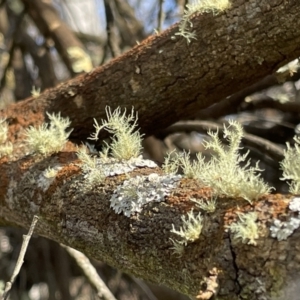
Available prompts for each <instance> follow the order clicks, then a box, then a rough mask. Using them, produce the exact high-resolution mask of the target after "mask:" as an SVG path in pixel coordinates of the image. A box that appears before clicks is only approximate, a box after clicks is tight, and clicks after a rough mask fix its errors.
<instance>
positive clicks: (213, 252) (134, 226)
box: [0, 0, 300, 299]
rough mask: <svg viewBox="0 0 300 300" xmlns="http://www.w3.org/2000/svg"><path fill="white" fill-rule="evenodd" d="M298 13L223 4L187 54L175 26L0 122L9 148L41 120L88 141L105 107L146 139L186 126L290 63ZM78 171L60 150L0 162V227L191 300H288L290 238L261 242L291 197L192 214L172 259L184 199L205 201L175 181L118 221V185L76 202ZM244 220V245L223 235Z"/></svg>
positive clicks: (80, 193)
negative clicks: (250, 228) (130, 121)
mask: <svg viewBox="0 0 300 300" xmlns="http://www.w3.org/2000/svg"><path fill="white" fill-rule="evenodd" d="M299 8H300V3H299V1H297V0H291V1H287V0H280V1H279V0H268V1H264V0H262V1H260V2H258V1H257V2H256V3H254V2H249V1H247V2H245V1H235V2H234V3H233V5H232V8H231V9H230V10H228V11H227V12H225V13H223V14H220V15H218V16H211V15H202V16H197V15H195V16H193V18H192V21H193V24H194V29H195V31H196V34H197V38H198V39H197V40H196V41H192V43H191V44H190V45H187V42H186V40H184V39H183V38H181V37H179V36H176V39H175V40H173V39H171V36H173V35H174V34H175V33H176V32H177V30H178V27H177V25H175V26H173V27H172V28H170V29H169V30H167V31H166V32H164V33H162V34H161V35H158V36H153V37H150V38H148V39H147V40H146V41H144V42H143V43H142V44H140V45H138V46H136V47H135V48H133V49H132V50H130V51H129V52H127V53H125V54H124V55H123V56H121V57H120V58H117V59H115V60H113V61H112V62H110V63H109V64H107V65H105V66H103V67H99V68H97V69H95V70H94V71H92V72H90V73H88V74H85V75H82V76H80V77H78V78H75V79H73V80H71V81H68V82H66V83H64V84H61V85H60V86H58V87H57V88H54V89H51V90H48V91H46V92H45V93H43V94H42V95H41V96H40V97H39V98H36V99H33V98H31V99H28V100H26V101H23V102H22V103H18V104H16V105H13V106H10V107H9V108H8V109H7V110H4V111H2V113H1V115H2V116H5V115H6V116H7V117H8V121H9V122H10V125H11V126H10V140H11V141H15V142H16V143H18V142H19V141H22V134H23V133H22V129H23V128H25V127H27V126H28V125H30V124H39V123H41V122H42V121H43V120H44V116H45V112H46V111H48V112H53V111H55V112H58V111H60V112H62V115H63V116H68V117H70V119H71V120H72V127H74V128H75V130H74V133H73V137H75V138H76V137H77V138H80V139H83V138H85V137H86V136H87V135H89V134H90V132H91V130H92V118H93V117H95V118H97V119H101V118H105V110H104V108H105V106H106V105H109V106H111V107H112V109H113V108H115V107H117V106H121V107H127V108H131V107H132V106H134V107H135V109H136V110H137V111H138V112H139V118H140V119H139V124H140V126H141V128H142V130H143V131H144V132H146V133H155V132H156V131H158V130H159V129H161V128H164V127H166V126H168V125H170V124H171V123H173V122H175V121H177V120H178V119H180V118H182V117H184V116H185V117H188V116H193V115H194V114H195V112H197V110H199V108H203V107H207V106H209V105H211V104H213V103H215V102H218V101H219V100H220V99H222V98H224V97H226V96H228V95H231V94H233V93H234V92H237V91H239V90H241V89H243V88H245V87H246V86H248V85H250V84H253V83H254V82H256V81H257V80H259V79H261V78H263V77H265V76H266V75H267V74H269V73H271V72H273V71H275V70H276V69H277V68H278V66H280V65H282V64H284V63H286V62H288V61H289V60H292V59H294V58H296V57H298V56H299V55H300V43H299V42H300V35H297V34H296V33H297V30H298V28H299V25H300V18H299V13H298V12H299V11H300V9H299ZM20 149H21V148H20ZM16 151H17V150H16ZM19 152H20V153H19V155H21V156H22V152H21V150H19ZM23 156H24V152H23ZM79 163H80V162H79V160H77V158H76V155H75V149H74V147H73V146H72V145H71V144H69V145H68V147H66V149H65V150H64V152H60V153H58V154H55V155H51V156H49V157H39V156H32V155H31V156H24V157H23V158H20V159H18V160H15V161H8V160H7V159H6V158H2V159H1V160H0V206H1V210H0V223H2V225H4V224H5V225H14V226H16V225H17V226H22V227H24V228H28V227H29V226H30V223H31V220H32V217H33V216H34V215H38V216H39V217H40V220H39V222H38V224H37V227H36V233H37V234H39V235H42V236H45V237H48V238H50V239H52V240H55V241H57V242H61V243H64V244H66V245H68V246H71V247H73V248H76V249H78V250H80V251H83V252H84V253H86V254H87V255H89V256H91V257H93V258H95V259H99V260H103V261H105V262H107V263H108V264H110V265H112V266H115V267H116V268H119V269H121V270H123V271H125V272H129V273H131V274H133V275H135V276H137V277H142V278H144V279H145V280H148V281H151V282H156V283H163V284H166V285H167V286H169V287H171V288H173V289H175V290H177V291H180V292H182V293H185V294H188V295H190V296H191V297H197V298H198V299H211V297H213V296H215V295H218V298H219V299H274V297H275V296H276V297H277V296H278V299H281V298H280V297H281V295H282V297H285V298H288V299H295V295H296V293H297V287H296V283H295V275H296V276H298V274H299V269H300V263H299V261H300V259H299V257H298V256H299V255H298V249H299V230H296V231H295V232H294V234H293V235H292V236H291V237H290V238H289V239H288V240H287V241H281V242H278V241H277V240H275V239H273V238H271V237H270V224H271V223H272V222H273V219H274V218H281V219H283V220H286V219H288V218H289V217H291V216H292V215H293V213H292V212H291V211H290V210H289V209H288V204H289V201H290V199H291V197H292V196H290V195H278V194H277V195H268V196H264V197H262V198H261V199H260V200H259V201H257V202H255V203H254V204H253V205H250V204H249V203H248V202H246V201H243V200H241V199H229V198H226V197H220V198H219V199H217V200H218V201H217V203H218V204H217V210H216V211H215V212H214V213H211V214H207V213H205V212H203V211H201V212H202V214H203V215H204V228H203V230H202V233H201V236H200V238H199V239H198V240H196V241H195V242H193V243H189V244H188V245H187V246H186V247H185V250H184V253H183V255H182V256H181V257H177V256H176V255H173V251H172V249H171V248H172V242H171V240H170V238H174V235H173V234H172V233H170V230H171V229H172V224H175V227H176V229H178V228H179V227H180V226H182V221H181V216H182V215H185V214H186V213H187V212H189V211H190V210H191V209H194V211H195V212H197V211H199V209H198V210H197V208H195V205H194V203H193V202H191V201H190V198H191V197H197V198H201V197H207V196H209V195H210V189H209V188H202V187H199V185H198V184H197V182H195V181H193V180H188V179H182V180H181V181H180V185H179V187H178V188H176V189H175V190H174V192H173V193H172V195H171V196H169V197H166V199H165V201H164V202H161V203H151V204H148V205H146V206H145V207H144V208H143V211H142V212H141V213H139V214H137V215H134V216H132V217H130V218H127V217H125V216H123V215H118V214H116V213H115V212H114V211H113V210H112V209H111V208H110V202H109V199H110V197H111V195H112V193H113V191H114V190H115V189H116V187H117V186H118V185H119V184H121V183H122V182H123V181H124V180H126V179H127V177H126V176H125V175H119V176H113V177H108V178H106V180H105V182H104V183H103V184H99V185H97V186H96V187H95V188H94V189H92V190H89V191H87V190H86V189H85V188H84V176H83V174H82V173H81V168H80V164H79ZM56 165H59V166H60V167H61V169H60V170H59V172H58V174H57V175H56V177H55V179H54V181H53V182H52V183H51V184H50V186H49V187H48V189H46V190H43V188H42V187H41V186H40V185H39V182H40V178H41V176H42V172H43V171H44V170H45V169H46V168H47V167H49V166H50V167H51V166H52V167H53V166H56ZM150 173H159V174H161V170H160V169H159V168H156V169H149V168H140V169H138V170H135V171H132V172H131V173H129V174H127V175H128V176H130V177H134V176H138V175H147V174H150ZM237 206H238V208H237ZM249 211H255V212H257V214H258V220H257V223H258V224H259V226H260V230H259V238H258V239H257V240H256V242H257V244H256V246H253V245H247V244H243V243H242V242H241V241H239V240H235V239H233V237H232V235H231V234H230V233H228V232H227V231H226V225H229V224H230V223H231V222H232V221H233V220H238V212H249Z"/></svg>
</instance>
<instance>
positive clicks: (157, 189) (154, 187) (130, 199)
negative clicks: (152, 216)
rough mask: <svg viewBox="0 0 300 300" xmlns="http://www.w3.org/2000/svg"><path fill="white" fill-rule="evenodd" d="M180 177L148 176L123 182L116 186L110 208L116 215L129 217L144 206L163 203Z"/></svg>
mask: <svg viewBox="0 0 300 300" xmlns="http://www.w3.org/2000/svg"><path fill="white" fill-rule="evenodd" d="M180 179H181V175H164V176H160V175H158V174H155V173H153V174H150V175H149V176H137V177H134V178H130V179H128V180H125V181H124V182H123V184H122V185H120V186H118V187H117V189H116V191H115V192H114V194H113V196H112V197H111V199H110V207H112V208H113V210H114V211H115V212H116V213H117V214H120V213H122V212H123V213H124V215H125V216H126V217H130V216H131V215H132V214H134V213H135V212H141V210H142V207H143V205H144V204H146V203H149V202H152V201H155V202H162V201H164V198H165V196H168V195H170V193H171V191H172V190H173V189H174V188H176V187H177V185H178V182H179V180H180Z"/></svg>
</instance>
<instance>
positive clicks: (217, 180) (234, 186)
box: [167, 121, 271, 203]
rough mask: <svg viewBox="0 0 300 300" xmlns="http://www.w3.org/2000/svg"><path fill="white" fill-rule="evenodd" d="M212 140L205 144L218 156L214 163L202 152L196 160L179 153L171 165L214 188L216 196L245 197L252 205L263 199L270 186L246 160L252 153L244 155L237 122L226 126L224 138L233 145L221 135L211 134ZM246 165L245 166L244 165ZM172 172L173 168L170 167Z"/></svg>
mask: <svg viewBox="0 0 300 300" xmlns="http://www.w3.org/2000/svg"><path fill="white" fill-rule="evenodd" d="M208 135H210V137H211V140H210V141H209V142H206V143H205V148H206V149H211V150H212V152H213V153H214V154H213V156H212V158H211V160H210V161H209V162H206V161H205V159H204V157H203V156H202V155H201V153H198V154H197V156H196V160H194V161H193V162H191V161H190V157H189V154H188V153H183V154H177V157H176V156H174V158H172V159H171V160H170V159H169V160H168V161H167V164H168V165H170V164H171V163H172V164H173V165H174V167H173V168H174V169H176V168H178V166H179V167H180V168H181V169H182V171H183V174H184V176H185V177H186V178H191V179H197V180H198V181H199V182H200V184H202V185H206V186H209V187H211V188H212V190H213V194H214V195H215V196H219V195H225V196H227V197H233V198H238V197H241V198H244V199H245V200H247V201H249V202H250V203H251V202H252V201H253V200H257V199H258V198H259V197H260V196H262V195H264V194H268V193H269V192H270V189H271V188H270V187H269V186H268V185H267V184H266V183H264V181H263V180H262V179H261V178H260V177H259V173H260V172H261V170H260V169H259V167H258V165H257V164H256V166H254V167H253V166H252V167H250V161H249V160H248V161H247V160H246V158H247V155H248V152H247V153H246V154H244V155H240V153H239V150H240V147H239V145H240V142H241V139H242V137H243V129H242V126H241V125H240V124H239V123H237V122H234V121H230V122H229V126H228V127H226V126H224V137H225V138H226V139H227V141H228V142H229V146H228V147H227V146H225V145H224V144H223V143H222V142H221V140H220V139H219V137H218V132H215V133H213V132H208ZM241 163H244V164H245V165H244V166H240V164H241ZM168 169H171V167H170V166H168Z"/></svg>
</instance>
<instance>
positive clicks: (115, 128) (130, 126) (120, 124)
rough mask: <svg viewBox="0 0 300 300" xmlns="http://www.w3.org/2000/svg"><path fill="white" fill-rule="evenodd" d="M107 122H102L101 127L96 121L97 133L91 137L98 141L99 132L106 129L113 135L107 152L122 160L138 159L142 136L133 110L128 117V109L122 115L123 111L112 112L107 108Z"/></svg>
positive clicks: (118, 109)
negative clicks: (137, 128)
mask: <svg viewBox="0 0 300 300" xmlns="http://www.w3.org/2000/svg"><path fill="white" fill-rule="evenodd" d="M106 115H107V121H105V120H102V125H99V124H98V123H97V121H96V120H95V119H94V122H95V124H94V127H95V133H94V134H93V135H92V136H91V137H90V139H92V140H97V139H98V135H99V132H100V131H101V130H102V129H103V128H105V129H106V130H107V131H108V132H109V133H111V134H113V138H112V142H111V144H110V145H107V144H106V147H107V151H111V155H112V156H113V157H114V158H116V159H120V160H124V159H125V160H128V159H130V158H132V157H138V156H139V155H140V154H141V150H142V135H141V134H140V133H139V131H137V130H136V127H137V120H138V119H137V114H135V113H134V110H133V109H132V111H131V114H129V115H126V109H125V111H124V113H123V114H121V109H120V108H117V109H116V110H115V111H114V112H111V110H110V108H109V107H107V108H106Z"/></svg>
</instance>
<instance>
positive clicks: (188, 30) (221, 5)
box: [175, 0, 230, 43]
mask: <svg viewBox="0 0 300 300" xmlns="http://www.w3.org/2000/svg"><path fill="white" fill-rule="evenodd" d="M229 7H230V2H229V0H195V1H193V2H192V3H190V4H187V5H186V9H185V10H184V13H183V17H182V20H181V21H180V24H179V32H177V33H175V35H180V36H183V37H184V38H185V39H186V40H187V42H188V43H190V42H191V39H197V38H196V34H195V32H193V31H192V28H193V23H192V22H191V16H192V15H193V14H194V13H200V14H204V13H213V14H218V13H220V12H223V11H225V10H226V9H228V8H229Z"/></svg>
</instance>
